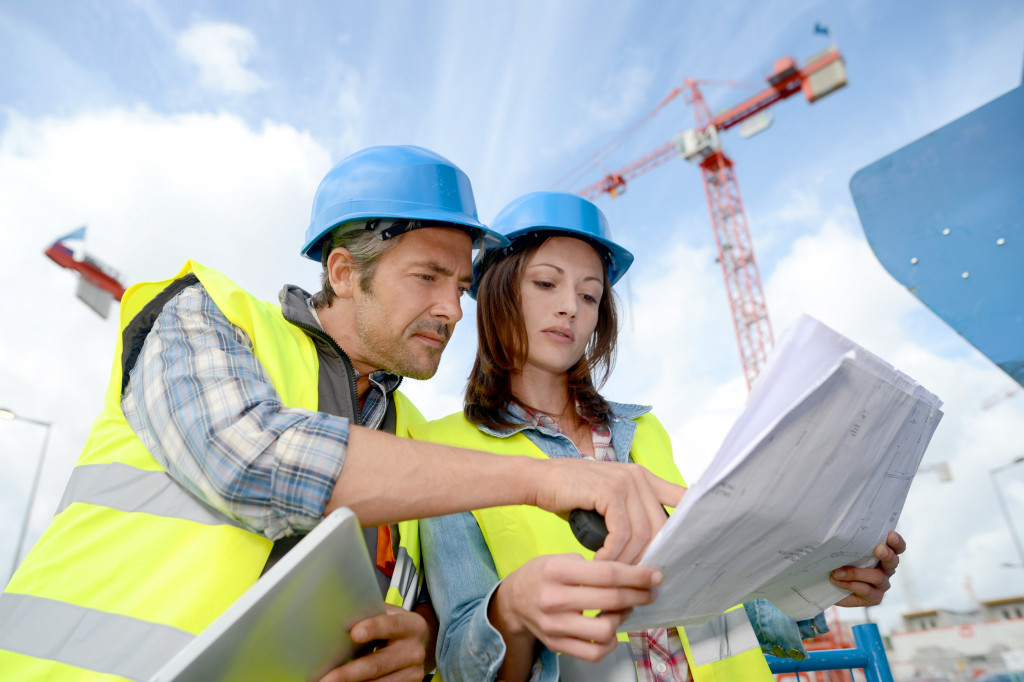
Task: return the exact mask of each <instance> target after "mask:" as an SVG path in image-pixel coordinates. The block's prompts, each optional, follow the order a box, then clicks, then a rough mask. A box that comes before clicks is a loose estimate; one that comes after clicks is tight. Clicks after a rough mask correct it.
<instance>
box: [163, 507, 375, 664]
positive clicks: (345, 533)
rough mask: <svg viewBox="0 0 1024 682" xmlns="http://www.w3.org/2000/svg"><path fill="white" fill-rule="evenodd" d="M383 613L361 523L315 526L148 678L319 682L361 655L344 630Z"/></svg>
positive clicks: (332, 518)
mask: <svg viewBox="0 0 1024 682" xmlns="http://www.w3.org/2000/svg"><path fill="white" fill-rule="evenodd" d="M381 613H384V601H383V599H381V596H380V589H379V588H378V586H377V578H376V575H375V574H374V568H373V564H371V563H370V556H369V554H368V553H367V551H366V543H365V542H364V540H363V533H362V530H361V529H360V527H359V520H358V519H357V518H356V516H355V514H353V513H352V511H351V510H349V509H346V508H344V507H342V508H340V509H337V510H335V511H334V512H332V513H331V514H330V515H329V516H328V517H327V518H325V519H324V520H323V521H321V522H320V523H319V524H318V525H317V526H316V528H314V529H313V530H312V531H311V532H310V533H309V534H308V535H306V537H304V538H303V539H302V540H301V541H300V542H299V543H297V544H296V545H295V547H293V548H292V550H291V551H290V552H288V553H287V554H285V555H284V556H283V557H282V558H281V560H280V561H278V562H277V563H276V564H275V565H274V566H273V567H271V568H270V569H269V570H268V571H267V572H266V573H265V574H264V575H263V576H262V577H261V578H260V579H259V580H257V581H256V583H255V584H254V585H253V586H252V587H250V588H249V589H248V590H247V591H246V592H245V594H243V595H242V596H241V597H240V598H239V599H238V601H236V602H235V603H234V604H232V605H231V607H230V608H228V610H227V611H225V612H224V613H222V614H221V615H220V617H218V618H217V620H215V621H214V622H213V623H211V624H210V625H209V627H207V628H206V629H205V630H203V631H202V632H201V633H200V634H199V635H198V636H197V637H196V638H195V639H193V640H192V641H191V642H190V643H189V644H188V645H187V646H186V647H185V648H184V649H182V650H181V651H180V652H178V654H177V655H176V656H175V657H174V658H172V659H171V660H170V661H168V662H167V664H166V665H165V666H164V667H163V668H161V669H160V671H159V672H157V674H156V675H155V676H154V677H153V678H152V680H151V682H171V681H173V682H186V681H190V682H191V681H193V680H203V681H205V680H220V681H222V682H230V681H232V680H239V681H244V682H252V681H253V680H281V681H289V680H296V681H299V680H317V679H319V678H320V677H322V676H323V675H324V674H326V673H327V671H329V670H330V669H331V668H334V667H336V666H338V665H340V664H342V663H344V662H345V661H347V660H349V659H351V658H353V657H354V656H355V654H356V653H359V650H358V646H362V645H358V646H357V645H355V644H353V643H352V640H351V639H349V635H348V631H349V629H350V628H351V627H352V626H353V625H355V624H356V623H357V622H359V621H361V620H363V619H365V618H370V617H372V616H375V615H378V614H381Z"/></svg>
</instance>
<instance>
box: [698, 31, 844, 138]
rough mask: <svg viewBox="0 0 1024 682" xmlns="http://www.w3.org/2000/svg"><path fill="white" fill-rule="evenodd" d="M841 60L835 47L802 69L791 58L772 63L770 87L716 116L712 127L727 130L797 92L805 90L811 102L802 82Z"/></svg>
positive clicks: (813, 59) (816, 56)
mask: <svg viewBox="0 0 1024 682" xmlns="http://www.w3.org/2000/svg"><path fill="white" fill-rule="evenodd" d="M840 60H842V57H841V56H840V54H839V51H838V50H836V49H834V48H830V49H828V50H825V51H824V52H822V53H820V54H818V55H815V56H814V57H811V59H809V60H808V61H807V64H806V66H804V68H803V69H798V68H797V66H796V62H794V61H793V59H792V58H791V57H783V58H782V59H779V60H778V61H777V62H775V71H774V72H773V73H772V74H771V75H770V76H768V82H769V83H770V84H771V85H770V87H768V88H767V89H765V90H762V91H761V92H759V93H757V94H756V95H754V96H753V97H751V98H749V99H747V100H746V101H744V102H741V103H739V104H737V105H736V106H734V107H732V108H730V109H728V110H726V111H723V112H722V113H720V114H717V115H716V116H715V117H714V118H712V119H711V125H713V126H715V127H716V128H718V129H719V130H728V129H729V128H731V127H733V126H734V125H736V124H737V123H741V122H743V121H744V120H746V119H748V118H750V117H751V116H753V115H754V114H756V113H757V112H759V111H762V110H764V109H767V108H768V107H770V106H771V105H773V104H775V103H776V102H779V101H781V100H784V99H786V98H787V97H791V96H792V95H795V94H796V93H797V92H799V91H800V90H804V92H805V94H806V95H807V99H809V100H811V101H814V99H816V98H812V93H810V92H808V91H807V88H806V87H805V86H804V83H805V82H807V81H808V80H809V79H810V77H811V76H812V75H814V74H815V73H817V72H819V71H821V70H822V69H824V68H825V67H827V66H829V65H830V64H832V63H833V62H836V61H840Z"/></svg>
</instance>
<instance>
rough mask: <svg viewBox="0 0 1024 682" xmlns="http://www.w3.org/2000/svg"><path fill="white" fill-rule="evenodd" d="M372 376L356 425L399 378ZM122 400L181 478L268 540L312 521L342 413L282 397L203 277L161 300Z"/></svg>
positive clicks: (329, 474)
mask: <svg viewBox="0 0 1024 682" xmlns="http://www.w3.org/2000/svg"><path fill="white" fill-rule="evenodd" d="M307 306H308V302H307ZM312 317H313V318H314V319H315V318H316V315H315V312H314V313H313V315H312ZM369 378H370V386H371V387H370V391H369V394H368V395H367V397H366V401H365V404H364V407H363V409H362V413H361V415H360V419H359V423H360V424H361V425H363V426H367V427H369V428H376V427H377V426H378V425H379V424H380V422H381V420H382V419H383V417H384V412H385V410H386V408H387V395H388V393H389V392H390V391H391V390H393V389H394V388H395V387H396V386H397V385H398V383H399V382H400V381H401V379H400V377H397V376H395V375H392V374H389V373H387V372H384V371H376V372H374V373H372V374H371V375H370V377H369ZM121 407H122V410H123V411H124V415H125V418H126V419H127V420H128V423H129V425H130V426H131V427H132V430H133V431H134V432H135V434H136V435H137V436H138V437H139V438H140V439H141V440H142V442H143V443H144V444H145V446H146V448H147V449H148V450H149V452H150V454H152V455H153V457H154V458H156V460H157V461H158V462H160V464H161V465H162V466H163V467H164V468H165V469H166V470H167V472H168V473H169V474H170V475H171V476H172V477H173V478H174V479H175V480H176V481H177V482H178V483H179V484H180V485H182V486H184V487H185V488H186V489H188V490H189V491H190V492H192V493H193V494H194V495H196V496H197V497H199V498H200V499H201V500H203V501H204V502H206V503H207V504H209V505H210V506H212V507H214V508H215V509H217V510H219V511H222V512H224V513H225V514H228V515H230V516H231V517H233V518H235V519H237V520H238V521H239V522H241V523H242V524H243V525H244V526H246V527H247V528H249V529H250V530H252V531H254V532H257V533H261V534H262V535H264V536H266V537H267V538H269V539H270V540H278V539H280V538H282V537H285V536H288V535H293V534H296V533H305V532H308V531H309V530H311V529H312V528H313V526H315V525H316V524H317V523H318V522H319V521H320V518H321V516H322V515H323V511H324V507H325V505H326V504H327V501H328V500H329V499H330V496H331V492H332V491H333V490H334V484H335V482H336V481H337V478H338V476H339V474H340V473H341V468H342V464H343V463H344V461H345V450H346V446H347V444H348V426H349V425H348V420H347V419H344V418H341V417H335V416H332V415H329V414H325V413H323V412H313V411H310V410H305V409H302V408H293V407H285V406H284V405H282V404H281V399H280V396H279V395H278V394H277V391H276V390H275V388H274V384H273V383H272V382H271V380H270V376H269V375H268V374H267V372H266V370H265V369H264V367H263V365H262V364H261V363H260V361H259V360H258V359H257V358H256V356H255V355H254V354H253V346H252V342H251V341H250V339H249V337H248V336H247V335H246V333H245V332H244V331H242V330H241V329H239V328H238V327H236V326H235V325H233V324H231V323H230V322H229V321H228V319H227V318H226V317H225V316H224V314H223V313H222V312H221V311H220V309H219V308H217V306H216V305H215V304H214V302H213V299H212V298H210V296H209V294H207V293H206V290H205V289H204V288H203V286H202V285H201V284H195V285H193V286H190V287H188V288H186V289H184V290H182V291H181V293H179V294H178V295H177V296H176V297H174V298H173V299H171V300H170V301H169V302H168V303H167V305H165V306H164V308H163V310H162V311H161V313H160V315H159V316H158V317H157V319H156V323H155V324H154V325H153V329H152V331H151V332H150V333H149V336H147V337H146V342H145V343H144V344H143V346H142V353H141V355H140V357H139V359H138V362H137V363H136V365H135V367H134V369H133V370H132V372H131V375H130V382H129V384H128V387H127V390H126V391H125V393H124V396H123V397H122V399H121Z"/></svg>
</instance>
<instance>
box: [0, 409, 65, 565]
mask: <svg viewBox="0 0 1024 682" xmlns="http://www.w3.org/2000/svg"><path fill="white" fill-rule="evenodd" d="M3 412H5V413H6V414H11V415H13V418H14V419H20V420H22V421H26V422H29V423H30V424H36V425H38V426H45V427H46V434H45V435H44V436H43V447H42V450H40V452H39V461H38V462H37V463H36V472H35V475H34V476H33V477H32V487H31V488H30V489H29V492H28V503H27V504H26V509H25V518H24V520H23V521H22V523H21V532H20V533H19V534H18V545H17V548H16V549H15V550H14V560H13V561H12V562H11V573H10V576H9V577H8V580H10V578H11V577H13V576H14V572H15V571H16V570H18V562H19V560H20V559H21V551H22V549H23V547H24V545H25V535H26V534H27V533H28V524H29V520H30V519H31V517H32V506H33V504H34V503H35V500H36V490H38V489H39V478H40V476H41V475H42V473H43V460H44V459H46V446H47V445H48V444H49V442H50V429H51V427H52V426H53V425H52V424H51V423H50V422H44V421H39V420H38V419H29V418H28V417H22V416H21V415H18V414H16V413H14V412H11V411H10V410H3Z"/></svg>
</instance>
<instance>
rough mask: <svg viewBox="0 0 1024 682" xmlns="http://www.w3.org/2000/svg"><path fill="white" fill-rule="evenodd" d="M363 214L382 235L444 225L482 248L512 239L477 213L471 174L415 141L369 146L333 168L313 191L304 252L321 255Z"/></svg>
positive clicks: (369, 225)
mask: <svg viewBox="0 0 1024 682" xmlns="http://www.w3.org/2000/svg"><path fill="white" fill-rule="evenodd" d="M357 220H361V221H366V223H367V225H366V227H367V229H370V230H373V231H374V232H375V233H376V234H377V236H379V237H380V238H381V239H389V238H391V237H394V236H396V235H398V234H401V233H402V232H405V231H407V230H411V229H416V228H418V227H431V226H436V225H441V226H444V227H454V228H458V229H461V230H464V231H466V232H467V233H469V234H470V235H471V236H472V237H473V242H474V246H475V247H476V248H479V249H480V250H481V252H483V251H484V250H486V249H488V248H492V247H495V246H504V245H505V244H507V243H508V242H507V241H506V239H505V238H504V237H502V236H501V235H499V234H498V233H496V232H493V231H492V230H489V229H487V227H486V226H484V224H483V223H481V222H480V220H479V218H477V214H476V202H475V201H474V199H473V188H472V187H471V186H470V184H469V177H467V176H466V174H465V173H463V172H462V170H461V169H460V168H459V167H458V166H456V165H455V164H454V163H452V162H451V161H449V160H448V159H446V158H444V157H443V156H441V155H440V154H435V153H434V152H432V151H430V150H428V149H424V148H422V147H414V146H411V145H405V146H381V147H369V148H367V149H364V150H362V151H358V152H356V153H355V154H352V155H351V156H348V157H346V158H345V159H343V160H342V161H341V162H340V163H338V165H336V166H335V167H334V168H332V169H331V170H330V171H328V173H327V175H326V176H325V177H324V179H323V180H322V181H321V182H320V186H319V187H318V188H317V190H316V195H315V196H314V197H313V211H312V215H311V216H310V221H309V227H308V228H307V229H306V240H305V245H304V246H303V247H302V255H303V256H305V257H306V258H310V259H312V260H315V261H319V260H320V255H321V254H320V251H321V247H322V244H323V241H324V239H326V238H327V236H328V235H329V234H330V232H331V231H332V230H333V229H334V228H336V227H338V226H340V225H343V224H345V223H350V222H353V221H357Z"/></svg>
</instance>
